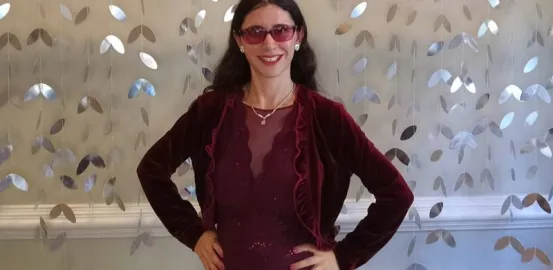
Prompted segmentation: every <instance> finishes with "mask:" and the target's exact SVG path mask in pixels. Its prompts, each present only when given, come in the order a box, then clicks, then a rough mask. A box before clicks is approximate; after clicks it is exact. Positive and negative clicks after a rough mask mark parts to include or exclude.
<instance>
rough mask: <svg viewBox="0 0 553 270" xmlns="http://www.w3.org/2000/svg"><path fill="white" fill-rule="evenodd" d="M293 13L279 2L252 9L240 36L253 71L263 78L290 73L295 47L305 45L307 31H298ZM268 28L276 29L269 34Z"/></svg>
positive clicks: (240, 42) (243, 24) (241, 44)
mask: <svg viewBox="0 0 553 270" xmlns="http://www.w3.org/2000/svg"><path fill="white" fill-rule="evenodd" d="M295 27H296V26H295V24H294V21H293V20H292V17H291V16H290V14H289V13H288V12H287V11H285V10H283V9H281V8H280V7H278V6H276V5H272V4H269V5H265V6H262V7H260V8H257V9H255V10H253V11H252V12H250V13H249V14H248V15H247V16H246V18H245V19H244V23H242V28H241V30H242V35H241V36H236V37H235V38H236V42H237V43H238V46H242V48H244V54H245V56H246V59H248V62H249V64H250V67H251V69H252V72H254V73H257V74H258V75H261V76H263V77H267V78H276V77H280V76H290V63H291V62H292V58H293V57H294V46H295V45H296V43H298V44H301V38H302V35H303V34H302V33H303V31H295ZM265 31H272V32H271V33H272V34H266V35H265V33H266V32H265Z"/></svg>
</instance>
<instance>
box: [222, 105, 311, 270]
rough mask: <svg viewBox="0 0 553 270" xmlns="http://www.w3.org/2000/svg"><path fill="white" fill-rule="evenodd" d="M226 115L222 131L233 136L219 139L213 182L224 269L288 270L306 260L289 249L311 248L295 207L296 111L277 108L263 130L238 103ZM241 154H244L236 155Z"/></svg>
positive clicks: (309, 237)
mask: <svg viewBox="0 0 553 270" xmlns="http://www.w3.org/2000/svg"><path fill="white" fill-rule="evenodd" d="M256 110H257V109H256ZM257 112H258V113H260V114H261V115H266V114H267V113H269V112H270V111H265V110H257ZM227 113H228V118H227V119H228V120H229V121H224V122H223V124H222V126H221V128H222V129H226V132H224V133H223V134H232V136H227V137H224V138H218V141H217V147H216V150H215V151H216V152H215V172H214V178H213V179H214V188H215V201H216V206H215V207H216V209H215V212H216V223H217V235H218V240H219V242H220V244H221V246H222V248H223V251H224V258H223V263H224V264H225V269H226V270H287V269H290V265H291V264H292V263H294V262H297V261H299V260H301V259H303V258H305V257H306V254H294V253H293V252H292V249H293V247H295V246H297V245H299V244H303V243H314V240H313V237H312V236H311V234H310V233H309V232H308V231H307V230H306V229H305V227H304V226H303V225H302V224H301V222H300V220H299V218H298V216H297V215H296V212H295V208H294V198H293V192H294V186H295V184H296V180H297V175H296V173H295V170H294V155H295V153H296V151H295V136H296V135H295V132H294V126H295V120H296V117H295V116H296V114H297V108H296V106H289V107H285V108H281V109H278V110H277V111H276V112H275V114H273V115H272V116H270V117H269V118H267V121H266V124H265V125H262V124H261V118H259V117H258V116H257V115H255V114H254V112H253V110H252V109H251V108H250V107H249V106H247V105H244V104H243V103H242V102H241V101H236V104H234V106H232V108H230V109H229V111H228V112H227ZM242 151H247V152H248V153H249V154H247V155H235V153H237V152H242Z"/></svg>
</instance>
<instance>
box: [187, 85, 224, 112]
mask: <svg viewBox="0 0 553 270" xmlns="http://www.w3.org/2000/svg"><path fill="white" fill-rule="evenodd" d="M226 95H227V94H226V93H224V92H219V91H204V92H202V93H201V94H200V95H199V96H197V97H196V98H195V99H194V100H193V101H192V103H191V104H190V106H189V107H188V112H189V113H195V114H198V115H199V116H203V115H206V114H208V115H212V114H213V113H216V112H217V111H218V110H220V109H222V108H223V105H224V103H225V100H226Z"/></svg>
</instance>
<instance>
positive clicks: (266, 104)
mask: <svg viewBox="0 0 553 270" xmlns="http://www.w3.org/2000/svg"><path fill="white" fill-rule="evenodd" d="M293 87H294V82H292V79H291V78H287V79H282V78H274V79H267V78H258V77H254V76H252V79H251V82H250V86H249V88H248V91H247V92H246V96H245V98H244V101H245V102H246V103H248V104H250V105H252V106H254V107H256V108H259V109H274V108H275V107H276V106H278V105H279V104H280V103H281V102H282V101H283V100H284V99H285V98H286V96H288V94H289V93H290V91H291V90H292V88H293ZM293 101H294V97H293V93H292V94H290V95H289V96H288V98H287V99H286V101H284V103H283V104H282V105H281V107H285V106H288V105H289V104H291V103H292V102H293Z"/></svg>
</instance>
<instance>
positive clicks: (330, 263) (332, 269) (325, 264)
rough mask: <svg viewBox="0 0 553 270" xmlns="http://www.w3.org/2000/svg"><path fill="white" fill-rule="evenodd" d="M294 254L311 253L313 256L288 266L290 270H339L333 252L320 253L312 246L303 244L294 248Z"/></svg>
mask: <svg viewBox="0 0 553 270" xmlns="http://www.w3.org/2000/svg"><path fill="white" fill-rule="evenodd" d="M294 252H295V253H301V252H311V253H313V255H312V256H311V257H308V258H306V259H304V260H301V261H299V262H297V263H294V264H292V265H291V266H290V270H299V269H304V268H305V267H309V266H313V268H311V269H312V270H340V269H339V268H338V262H337V261H336V255H335V254H334V251H332V250H329V251H320V250H317V248H316V247H315V246H314V245H310V244H304V245H299V246H297V247H295V248H294Z"/></svg>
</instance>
